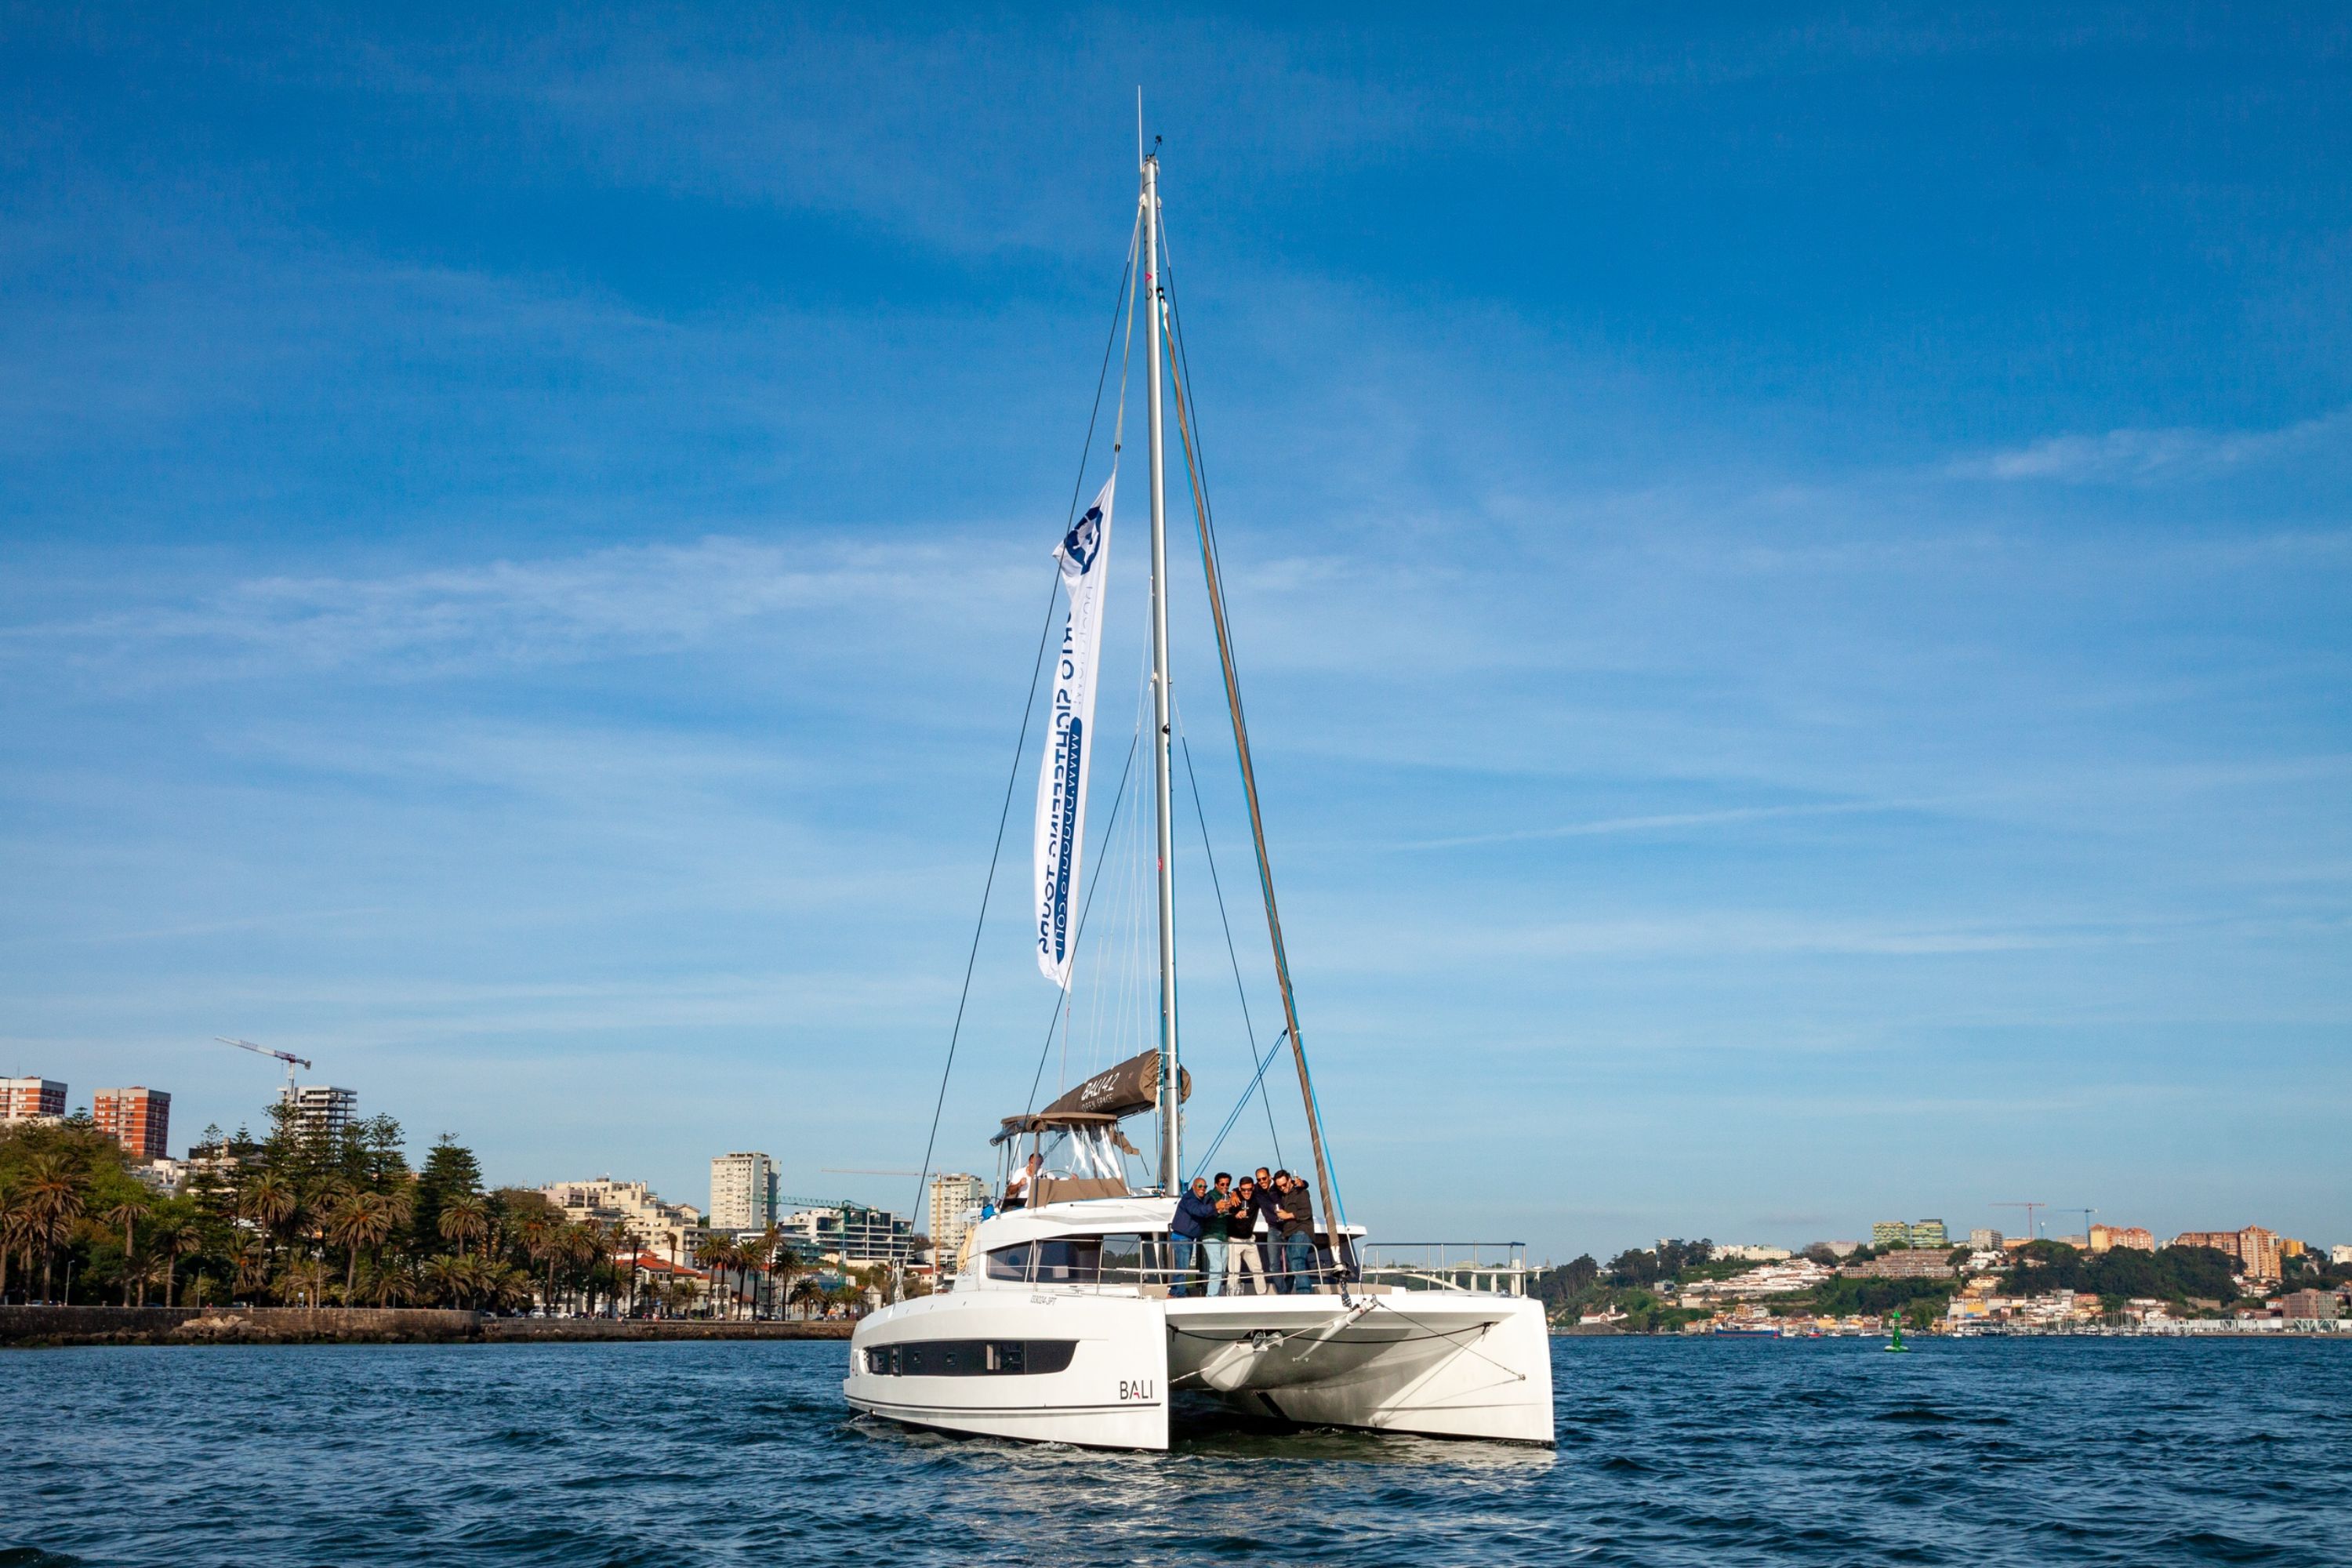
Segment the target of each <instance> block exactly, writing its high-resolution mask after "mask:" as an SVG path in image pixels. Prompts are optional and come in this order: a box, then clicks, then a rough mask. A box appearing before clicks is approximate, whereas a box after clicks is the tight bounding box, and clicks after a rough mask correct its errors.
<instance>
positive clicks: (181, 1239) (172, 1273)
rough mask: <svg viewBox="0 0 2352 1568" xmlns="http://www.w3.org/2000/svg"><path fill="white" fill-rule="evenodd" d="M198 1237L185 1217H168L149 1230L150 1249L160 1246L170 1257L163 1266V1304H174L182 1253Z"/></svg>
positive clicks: (166, 1255) (165, 1254)
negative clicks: (173, 1299) (174, 1292)
mask: <svg viewBox="0 0 2352 1568" xmlns="http://www.w3.org/2000/svg"><path fill="white" fill-rule="evenodd" d="M195 1239H196V1232H195V1227H194V1226H191V1225H190V1224H189V1223H188V1222H187V1221H186V1220H184V1219H171V1218H166V1219H164V1220H163V1221H162V1222H160V1223H159V1224H156V1225H154V1226H150V1227H149V1228H148V1231H147V1246H148V1247H149V1249H150V1250H154V1249H158V1248H160V1249H161V1250H162V1251H163V1255H164V1257H165V1258H167V1259H169V1261H168V1262H167V1263H165V1265H164V1268H163V1305H165V1306H166V1307H168V1306H170V1305H172V1296H173V1287H174V1286H175V1285H176V1284H177V1283H178V1282H179V1274H180V1254H182V1253H183V1252H185V1251H186V1250H187V1249H188V1248H189V1247H190V1246H192V1245H193V1244H194V1241H195Z"/></svg>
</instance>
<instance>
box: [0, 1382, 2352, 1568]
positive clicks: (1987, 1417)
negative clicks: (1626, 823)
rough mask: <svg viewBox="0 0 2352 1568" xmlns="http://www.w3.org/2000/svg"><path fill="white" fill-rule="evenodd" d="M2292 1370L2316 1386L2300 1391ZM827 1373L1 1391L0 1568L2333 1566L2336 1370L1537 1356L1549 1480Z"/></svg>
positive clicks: (2340, 1387) (2348, 1406) (1534, 1463)
mask: <svg viewBox="0 0 2352 1568" xmlns="http://www.w3.org/2000/svg"><path fill="white" fill-rule="evenodd" d="M2297 1350H2301V1351H2305V1352H2316V1353H2300V1354H2298V1353H2293V1352H2294V1351H2297ZM844 1360H845V1350H844V1347H842V1346H840V1345H838V1344H803V1343H766V1342H751V1343H744V1342H721V1343H709V1344H701V1343H671V1344H658V1345H540V1346H500V1347H489V1348H486V1347H478V1346H443V1347H436V1346H347V1347H331V1348H318V1349H301V1348H292V1347H282V1346H279V1347H265V1346H253V1347H217V1348H205V1349H189V1350H147V1349H127V1348H126V1349H103V1350H82V1351H55V1352H25V1353H15V1354H10V1355H6V1356H4V1357H0V1410H5V1411H6V1412H7V1413H8V1422H7V1426H8V1430H9V1441H8V1442H7V1443H6V1444H5V1445H0V1490H5V1496H6V1497H7V1499H8V1506H7V1508H6V1510H0V1568H82V1565H83V1564H86V1563H106V1564H133V1565H137V1564H146V1563H156V1564H163V1563H172V1564H179V1563H195V1562H202V1563H231V1564H245V1563H254V1564H265V1563H266V1564H278V1563H286V1564H294V1563H412V1562H419V1561H426V1562H452V1563H468V1564H473V1563H478V1564H484V1565H486V1568H510V1565H513V1568H522V1565H532V1564H541V1563H545V1564H550V1565H562V1568H578V1565H581V1564H611V1565H614V1568H624V1565H630V1564H637V1563H645V1564H655V1563H659V1564H662V1565H664V1568H677V1565H678V1564H681V1563H684V1564H692V1563H758V1564H761V1565H762V1568H766V1565H769V1564H773V1563H784V1562H798V1561H810V1562H819V1561H837V1560H847V1559H852V1558H855V1559H858V1560H862V1561H871V1562H887V1563H892V1564H894V1568H895V1565H897V1564H929V1563H943V1564H944V1563H968V1562H971V1561H975V1560H986V1561H989V1562H992V1563H1047V1562H1062V1561H1067V1560H1070V1559H1072V1558H1086V1559H1092V1558H1096V1557H1102V1558H1106V1559H1108V1560H1110V1561H1115V1562H1124V1561H1150V1562H1155V1563H1221V1564H1222V1563H1333V1562H1343V1561H1344V1562H1346V1563H1349V1564H1351V1565H1367V1564H1380V1563H1400V1564H1402V1563H1412V1564H1415V1565H1443V1564H1449V1563H1479V1564H1486V1563H1592V1564H1617V1563H1624V1564H1639V1565H1641V1568H1675V1565H1679V1564H1716V1563H1809V1564H1845V1563H1853V1564H1876V1563H1967V1564H1969V1565H1971V1568H1984V1565H2000V1564H2011V1563H2015V1564H2026V1563H2036V1564H2038V1563H2050V1562H2053V1561H2064V1562H2067V1563H2081V1564H2103V1563H2114V1564H2126V1563H2129V1564H2139V1563H2264V1564H2273V1563H2276V1564H2306V1563H2307V1564H2315V1565H2316V1564H2320V1563H2331V1564H2332V1563H2336V1561H2338V1549H2339V1548H2340V1546H2341V1543H2342V1542H2346V1541H2347V1540H2352V1465H2347V1463H2346V1461H2345V1460H2344V1458H2343V1455H2342V1442H2343V1438H2342V1428H2343V1426H2344V1424H2345V1422H2346V1420H2347V1411H2352V1351H2347V1350H2346V1349H2345V1348H2344V1347H2339V1346H2332V1345H2331V1346H2310V1347H2286V1346H2272V1345H2260V1344H2254V1345H2235V1344H2203V1343H2189V1344H2181V1343H2162V1342H2119V1341H2097V1342H2051V1341H2009V1342H1976V1343H1958V1344H1955V1343H1948V1342H1932V1343H1929V1344H1927V1345H1923V1346H1921V1347H1920V1349H1919V1350H1918V1352H1916V1354H1913V1355H1910V1356H1903V1357H1889V1356H1885V1355H1881V1354H1877V1353H1875V1346H1874V1345H1872V1344H1868V1343H1853V1342H1844V1343H1841V1342H1803V1343H1780V1344H1775V1343H1771V1342H1753V1341H1746V1342H1685V1341H1636V1340H1598V1339H1576V1340H1567V1341H1562V1342H1559V1343H1558V1344H1557V1345H1556V1346H1555V1350H1554V1363H1555V1368H1556V1373H1557V1381H1558V1387H1559V1394H1560V1399H1559V1436H1560V1445H1559V1448H1558V1450H1557V1451H1549V1450H1540V1449H1526V1448H1512V1447H1490V1446H1486V1445H1477V1444H1454V1443H1442V1442H1434V1441H1430V1440H1426V1439H1421V1438H1412V1437H1397V1436H1370V1435H1365V1434H1360V1433H1348V1432H1311V1433H1304V1434H1293V1435H1274V1434H1269V1433H1267V1432H1265V1430H1263V1429H1262V1428H1259V1427H1255V1426H1246V1425H1240V1424H1235V1423H1232V1422H1229V1421H1225V1420H1223V1419H1221V1418H1218V1417H1216V1416H1214V1415H1202V1414H1199V1413H1193V1414H1188V1415H1186V1416H1185V1417H1184V1418H1183V1419H1182V1420H1181V1422H1180V1423H1179V1426H1178V1431H1177V1441H1176V1444H1175V1447H1173V1448H1172V1449H1171V1451H1170V1452H1168V1453H1166V1454H1154V1455H1120V1454H1097V1453H1088V1452H1085V1451H1081V1450H1076V1449H1070V1448H1063V1447H1023V1446H1019V1445H1013V1444H1006V1443H999V1442H994V1441H991V1440H987V1439H972V1438H955V1437H947V1436H940V1435H938V1434H934V1433H920V1432H908V1431H904V1430H901V1429H900V1428H898V1427H895V1426H889V1425H887V1423H880V1422H876V1421H872V1420H869V1419H866V1418H865V1417H862V1416H856V1415H851V1414H850V1413H848V1412H847V1411H845V1409H844V1407H843V1405H842V1404H841V1400H840V1392H839V1378H840V1375H841V1369H842V1364H843V1362H844Z"/></svg>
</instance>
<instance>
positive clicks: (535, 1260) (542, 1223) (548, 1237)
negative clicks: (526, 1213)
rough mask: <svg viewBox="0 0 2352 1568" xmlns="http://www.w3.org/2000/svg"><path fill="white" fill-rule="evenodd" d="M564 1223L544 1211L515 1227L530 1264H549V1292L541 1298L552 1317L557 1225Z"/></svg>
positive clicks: (553, 1309) (534, 1266)
mask: <svg viewBox="0 0 2352 1568" xmlns="http://www.w3.org/2000/svg"><path fill="white" fill-rule="evenodd" d="M560 1224H562V1221H560V1220H558V1219H556V1218H555V1217H554V1216H553V1215H550V1214H547V1213H545V1212H543V1211H542V1212H541V1213H537V1214H533V1215H530V1217H529V1218H527V1219H525V1220H524V1221H523V1222H522V1223H521V1224H520V1225H519V1226H516V1227H515V1236H516V1239H517V1240H519V1241H520V1242H521V1243H522V1255H523V1256H524V1257H525V1258H530V1266H531V1267H532V1268H538V1267H539V1266H540V1265H541V1263H545V1264H546V1265H547V1294H546V1295H545V1296H544V1297H543V1298H541V1300H543V1301H544V1302H545V1303H546V1307H547V1311H548V1314H549V1315H550V1316H553V1315H554V1312H555V1227H556V1226H558V1225H560Z"/></svg>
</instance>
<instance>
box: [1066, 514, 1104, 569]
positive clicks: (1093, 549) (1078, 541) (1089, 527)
mask: <svg viewBox="0 0 2352 1568" xmlns="http://www.w3.org/2000/svg"><path fill="white" fill-rule="evenodd" d="M1101 552H1102V508H1100V507H1098V506H1090V507H1088V508H1087V515H1086V516H1084V517H1082V518H1080V519H1078V525H1077V526H1076V528H1073V529H1072V530H1070V531H1069V532H1067V533H1066V534H1064V535H1063V536H1062V553H1063V554H1064V555H1066V556H1068V557H1069V561H1070V564H1071V565H1073V566H1075V567H1076V568H1077V569H1078V575H1079V576H1081V577H1083V576H1085V575H1086V574H1087V573H1088V572H1090V571H1092V570H1093V569H1094V563H1095V557H1096V556H1097V555H1098V554H1100V553H1101Z"/></svg>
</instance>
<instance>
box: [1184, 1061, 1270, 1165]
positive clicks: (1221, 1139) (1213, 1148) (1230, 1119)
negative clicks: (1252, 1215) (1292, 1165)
mask: <svg viewBox="0 0 2352 1568" xmlns="http://www.w3.org/2000/svg"><path fill="white" fill-rule="evenodd" d="M1288 1038H1290V1031H1289V1030H1287V1029H1285V1030H1283V1031H1282V1033H1280V1034H1278V1035H1276V1036H1275V1037H1274V1044H1272V1045H1270V1046H1268V1047H1266V1048H1265V1058H1264V1059H1263V1060H1260V1061H1259V1062H1258V1064H1257V1073H1256V1075H1255V1077H1253V1078H1252V1079H1250V1083H1249V1087H1248V1088H1247V1089H1244V1090H1242V1097H1241V1098H1240V1099H1239V1100H1235V1101H1234V1108H1233V1110H1230V1111H1227V1112H1226V1113H1225V1121H1224V1125H1223V1126H1222V1127H1220V1128H1218V1129H1217V1135H1216V1136H1215V1137H1214V1138H1212V1139H1210V1140H1209V1148H1208V1152H1206V1153H1203V1154H1196V1155H1194V1156H1193V1163H1192V1175H1193V1176H1197V1175H1199V1174H1200V1173H1202V1172H1203V1171H1205V1170H1207V1169H1208V1168H1209V1163H1210V1162H1211V1161H1213V1160H1214V1159H1215V1158H1216V1157H1217V1151H1218V1150H1220V1149H1222V1148H1223V1147H1224V1146H1225V1135H1226V1134H1227V1133H1229V1132H1231V1131H1233V1130H1234V1122H1236V1121H1240V1120H1241V1119H1242V1112H1243V1111H1244V1110H1248V1109H1249V1102H1250V1096H1251V1095H1253V1094H1255V1093H1256V1092H1257V1091H1258V1089H1259V1086H1260V1085H1262V1084H1264V1083H1265V1069H1266V1068H1270V1067H1272V1066H1273V1065H1274V1058H1276V1057H1277V1056H1279V1055H1280V1054H1281V1052H1282V1042H1283V1041H1285V1040H1286V1039H1288ZM1274 1157H1275V1158H1276V1160H1280V1159H1281V1158H1282V1150H1281V1148H1280V1147H1279V1146H1278V1145H1277V1146H1276V1149H1275V1152H1274ZM1184 1180H1185V1184H1187V1185H1190V1184H1191V1183H1192V1176H1187V1177H1185V1178H1184Z"/></svg>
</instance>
